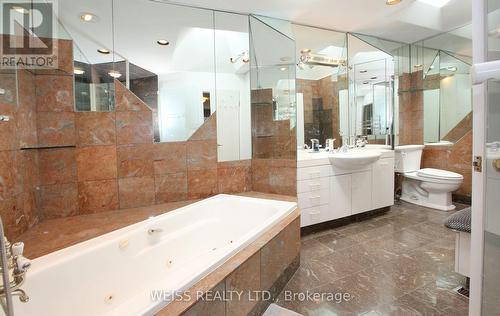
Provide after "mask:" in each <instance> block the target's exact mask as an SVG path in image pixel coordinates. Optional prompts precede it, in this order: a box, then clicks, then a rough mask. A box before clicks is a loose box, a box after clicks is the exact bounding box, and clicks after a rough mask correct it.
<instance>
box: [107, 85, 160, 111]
mask: <svg viewBox="0 0 500 316" xmlns="http://www.w3.org/2000/svg"><path fill="white" fill-rule="evenodd" d="M115 94H116V111H117V112H124V111H132V112H140V111H146V112H150V111H151V109H150V108H149V106H148V105H147V104H146V103H144V102H143V101H142V100H141V99H139V98H138V97H137V96H136V95H135V94H134V93H133V92H132V91H130V90H128V89H127V88H126V87H125V86H124V85H123V83H121V82H120V81H118V80H115Z"/></svg>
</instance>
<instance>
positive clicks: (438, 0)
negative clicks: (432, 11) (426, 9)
mask: <svg viewBox="0 0 500 316" xmlns="http://www.w3.org/2000/svg"><path fill="white" fill-rule="evenodd" d="M417 1H418V2H422V3H425V4H428V5H431V6H433V7H436V8H442V7H444V6H445V5H447V4H448V2H450V0H417Z"/></svg>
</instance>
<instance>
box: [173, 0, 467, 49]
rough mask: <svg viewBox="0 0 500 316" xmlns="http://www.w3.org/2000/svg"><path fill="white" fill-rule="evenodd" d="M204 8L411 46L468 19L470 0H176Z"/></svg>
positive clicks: (458, 25)
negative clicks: (394, 1) (435, 0)
mask: <svg viewBox="0 0 500 316" xmlns="http://www.w3.org/2000/svg"><path fill="white" fill-rule="evenodd" d="M163 1H164V2H175V3H180V4H188V5H194V6H199V7H203V8H213V9H219V10H227V11H232V12H241V13H253V14H260V15H265V16H269V17H274V18H280V19H286V20H291V21H293V22H296V23H301V24H306V25H312V26H318V27H323V28H328V29H333V30H339V31H349V32H359V33H363V34H368V35H374V36H379V37H382V38H386V39H391V40H395V41H401V42H405V43H412V42H415V41H418V40H421V39H424V38H427V37H430V36H433V35H435V34H439V33H442V32H446V31H449V30H452V29H455V28H457V27H460V26H462V25H465V24H467V23H469V22H470V20H471V0H451V1H450V2H448V4H446V5H445V6H444V7H443V8H437V7H434V6H432V5H429V4H426V3H422V2H419V1H418V0H403V1H402V2H401V3H400V4H398V5H393V6H387V5H386V4H385V0H272V1H270V0H267V1H264V0H254V1H247V0H245V1H243V0H175V1H167V0H163Z"/></svg>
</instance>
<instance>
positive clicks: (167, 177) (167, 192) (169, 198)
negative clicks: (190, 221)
mask: <svg viewBox="0 0 500 316" xmlns="http://www.w3.org/2000/svg"><path fill="white" fill-rule="evenodd" d="M187 192H188V187H187V174H186V173H183V172H181V173H170V174H164V175H156V176H155V201H156V203H157V204H160V203H168V202H175V201H183V200H186V199H187Z"/></svg>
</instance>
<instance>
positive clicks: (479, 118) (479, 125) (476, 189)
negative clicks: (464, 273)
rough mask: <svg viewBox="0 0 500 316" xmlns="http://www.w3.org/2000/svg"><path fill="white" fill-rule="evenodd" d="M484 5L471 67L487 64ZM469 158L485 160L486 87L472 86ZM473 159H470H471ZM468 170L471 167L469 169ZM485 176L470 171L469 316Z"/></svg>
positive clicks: (473, 311) (476, 296)
mask: <svg viewBox="0 0 500 316" xmlns="http://www.w3.org/2000/svg"><path fill="white" fill-rule="evenodd" d="M487 1H488V0H480V1H472V34H473V41H472V48H473V54H472V56H473V64H477V63H483V62H486V61H487V40H488V38H487V34H488V32H487V23H488V19H487V7H488V6H487ZM472 101H473V102H472V113H473V128H472V132H473V142H472V152H473V157H476V156H480V157H483V160H484V158H485V139H486V104H487V103H486V102H487V83H486V82H484V83H481V84H476V85H473V86H472ZM473 159H474V158H473ZM471 168H472V166H471ZM485 183H486V176H485V173H484V172H483V171H479V172H478V171H475V170H474V169H473V171H472V188H473V189H472V223H471V258H470V267H471V275H470V298H469V315H470V316H477V315H481V304H482V286H483V255H484V252H483V247H484V207H485Z"/></svg>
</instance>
